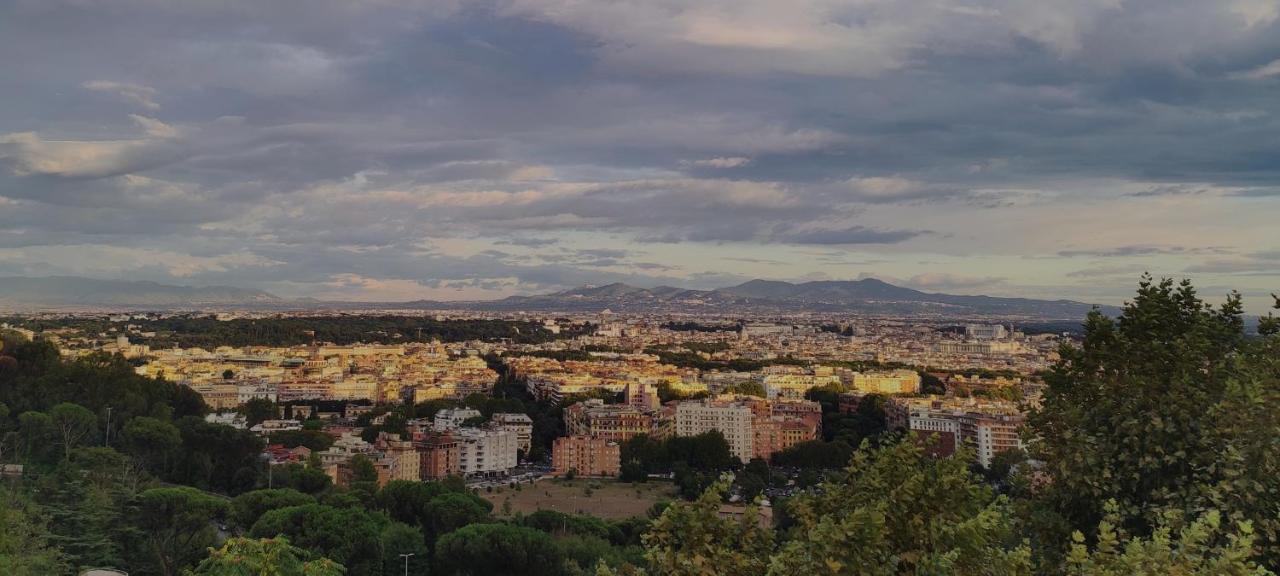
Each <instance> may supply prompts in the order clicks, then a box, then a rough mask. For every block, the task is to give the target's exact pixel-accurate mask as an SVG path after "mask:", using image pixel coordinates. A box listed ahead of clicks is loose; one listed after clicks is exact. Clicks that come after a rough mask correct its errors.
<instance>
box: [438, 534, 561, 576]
mask: <svg viewBox="0 0 1280 576" xmlns="http://www.w3.org/2000/svg"><path fill="white" fill-rule="evenodd" d="M435 550H436V551H435V566H436V571H437V572H438V573H439V574H443V575H446V576H481V575H493V576H515V575H527V576H553V575H558V574H560V573H561V566H562V563H563V559H562V556H561V554H560V550H559V549H558V548H556V546H555V542H554V541H552V539H551V537H550V536H548V535H546V534H545V533H543V532H539V531H537V530H533V529H530V528H523V527H520V526H511V525H507V524H471V525H469V526H465V527H463V528H460V529H458V530H455V531H453V532H450V533H448V534H446V535H444V536H443V537H442V538H440V541H439V542H437V543H436V549H435Z"/></svg>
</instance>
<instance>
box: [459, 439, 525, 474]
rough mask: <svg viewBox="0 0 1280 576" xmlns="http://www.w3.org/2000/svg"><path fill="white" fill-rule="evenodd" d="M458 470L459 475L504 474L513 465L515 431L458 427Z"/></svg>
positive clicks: (514, 465) (514, 463)
mask: <svg viewBox="0 0 1280 576" xmlns="http://www.w3.org/2000/svg"><path fill="white" fill-rule="evenodd" d="M453 437H454V438H455V439H456V440H457V442H458V470H459V471H460V472H462V475H463V476H496V475H505V474H507V473H509V472H511V469H512V468H515V467H516V449H517V448H516V445H517V441H516V433H515V432H512V431H510V430H485V429H481V428H458V429H457V430H454V431H453Z"/></svg>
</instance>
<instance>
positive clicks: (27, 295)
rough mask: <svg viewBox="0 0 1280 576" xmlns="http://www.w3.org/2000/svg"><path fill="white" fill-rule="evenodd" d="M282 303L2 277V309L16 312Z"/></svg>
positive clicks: (248, 296) (223, 293)
mask: <svg viewBox="0 0 1280 576" xmlns="http://www.w3.org/2000/svg"><path fill="white" fill-rule="evenodd" d="M282 302H285V301H284V300H282V299H281V298H279V297H277V296H275V295H273V294H270V293H267V292H263V291H261V290H248V289H244V288H234V287H230V286H205V287H192V286H173V285H168V284H160V283H157V282H147V281H132V280H96V279H92V278H80V277H74V276H49V277H44V278H22V277H0V306H3V307H14V308H18V307H20V308H59V307H79V306H112V307H138V308H198V307H201V306H225V305H254V304H260V305H265V304H279V303H282Z"/></svg>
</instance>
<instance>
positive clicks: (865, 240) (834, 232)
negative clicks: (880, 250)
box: [774, 226, 928, 244]
mask: <svg viewBox="0 0 1280 576" xmlns="http://www.w3.org/2000/svg"><path fill="white" fill-rule="evenodd" d="M923 234H928V232H924V231H920V230H877V229H874V228H867V227H865V226H850V227H848V228H840V229H804V230H788V231H784V232H782V233H780V234H777V235H776V236H775V237H774V239H775V240H777V241H780V242H787V243H791V244H897V243H899V242H905V241H907V240H910V239H912V238H915V237H917V236H921V235H923Z"/></svg>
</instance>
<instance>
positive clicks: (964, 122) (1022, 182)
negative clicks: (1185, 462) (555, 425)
mask: <svg viewBox="0 0 1280 576" xmlns="http://www.w3.org/2000/svg"><path fill="white" fill-rule="evenodd" d="M1277 14H1278V12H1277V7H1276V3H1275V2H1273V1H1270V0H1230V1H1228V2H1177V3H1175V4H1173V5H1170V4H1169V3H1167V2H1154V1H1150V0H1133V1H1127V2H1119V1H1114V0H1087V1H1084V2H1049V1H1027V2H1014V1H1009V0H976V1H974V2H968V3H966V4H964V5H963V6H957V5H954V4H948V3H938V2H933V1H931V0H867V1H859V2H848V1H844V0H798V2H777V1H773V0H695V1H675V0H655V1H645V2H640V1H631V0H621V1H616V2H604V3H601V2H595V3H582V2H571V1H569V0H493V1H488V0H486V1H485V2H482V3H478V4H477V3H459V2H452V1H450V2H425V3H424V2H400V1H386V2H373V3H352V2H347V1H343V0H280V1H278V2H272V3H269V5H268V4H263V3H261V2H257V3H250V2H248V1H247V0H228V1H226V2H215V3H156V2H152V1H150V0H121V1H119V2H111V3H84V2H75V1H74V0H47V1H44V2H19V3H16V4H14V5H13V6H12V9H11V10H10V11H9V13H8V14H7V16H9V17H7V18H0V54H22V55H24V60H23V62H22V66H12V67H11V68H13V73H12V74H6V75H0V93H3V94H5V106H4V107H3V108H2V109H0V249H9V250H12V251H15V252H16V251H26V252H31V253H33V254H40V255H41V257H43V258H47V259H48V260H47V262H44V263H43V264H42V263H39V262H35V261H34V260H22V261H21V263H18V262H17V261H13V260H10V262H9V264H10V266H11V267H13V266H18V267H20V268H21V269H22V270H38V269H49V270H52V269H57V270H60V271H63V272H65V273H76V272H77V271H79V272H80V273H85V274H95V275H114V274H116V273H117V272H116V271H114V270H115V269H113V268H111V267H110V266H107V265H100V264H99V262H95V261H92V260H90V259H87V258H84V257H81V256H79V255H78V254H79V252H77V250H79V249H78V248H68V247H96V248H97V249H98V252H92V251H90V252H86V253H91V254H95V255H102V256H103V259H102V262H104V263H111V264H112V265H119V266H121V268H120V269H122V270H129V271H130V272H129V273H130V274H135V275H138V276H139V277H147V278H151V279H157V280H163V279H166V278H175V277H176V276H174V275H175V274H188V275H187V276H182V277H181V278H182V279H183V281H184V282H187V283H194V282H210V283H219V284H251V285H254V286H256V287H266V288H272V289H282V290H283V291H285V292H288V293H291V294H307V293H320V292H325V291H327V292H329V293H333V294H343V295H346V296H351V297H355V296H357V295H359V294H360V293H361V292H362V291H366V292H367V293H369V294H382V295H392V294H410V293H415V294H416V293H419V291H421V290H425V292H421V293H423V294H435V293H436V292H432V291H435V290H438V291H439V292H438V294H441V295H450V297H455V296H459V295H466V294H477V295H492V294H504V293H508V292H511V291H515V292H521V293H528V292H531V291H538V290H543V289H548V288H553V287H560V286H566V285H574V284H578V283H587V282H590V283H597V284H598V283H602V282H607V281H613V280H619V281H633V282H636V283H649V284H650V285H652V284H653V283H665V284H674V285H693V284H697V283H700V282H701V283H710V282H713V281H714V279H728V278H733V277H751V276H758V275H770V276H778V277H781V276H787V277H801V276H804V275H806V274H811V273H814V272H818V271H821V272H823V273H827V274H830V275H832V276H833V277H841V276H843V277H847V276H850V275H853V274H854V273H856V272H859V271H863V270H866V269H876V270H877V271H884V272H885V273H890V274H893V275H896V276H898V277H901V278H907V279H910V278H912V277H913V276H918V275H923V274H947V275H951V276H952V277H956V278H959V277H968V278H976V279H979V280H982V279H989V278H1007V279H1008V280H1007V283H1005V284H1001V285H999V286H997V287H996V288H998V289H999V290H1000V291H1002V292H1003V293H1006V294H1018V293H1035V294H1039V295H1053V294H1050V293H1051V292H1052V291H1053V290H1052V287H1053V286H1058V287H1063V288H1062V289H1063V290H1068V289H1070V290H1072V291H1075V292H1074V293H1086V292H1087V293H1089V294H1095V293H1096V294H1101V293H1103V292H1104V291H1105V292H1106V293H1108V294H1124V293H1125V292H1128V291H1129V289H1130V288H1131V286H1130V284H1131V283H1132V279H1131V278H1126V277H1125V275H1124V274H1123V273H1119V272H1117V273H1114V274H1103V273H1102V272H1104V270H1103V269H1104V268H1108V267H1110V268H1112V269H1118V268H1121V267H1128V268H1138V267H1141V268H1143V269H1149V268H1150V269H1166V270H1182V269H1189V268H1191V267H1210V266H1212V267H1216V268H1217V269H1220V270H1226V269H1228V268H1235V269H1242V270H1243V269H1245V268H1247V267H1248V266H1256V265H1257V263H1256V262H1254V261H1253V259H1252V257H1249V256H1247V255H1248V254H1252V253H1255V252H1258V251H1259V246H1258V244H1259V242H1263V241H1267V240H1269V239H1270V237H1271V229H1272V228H1274V217H1270V218H1269V217H1268V215H1269V214H1271V213H1274V212H1275V202H1276V201H1277V199H1278V198H1280V195H1278V194H1277V193H1276V191H1277V190H1280V151H1277V147H1276V146H1274V145H1272V144H1273V143H1274V142H1275V141H1276V138H1277V134H1280V132H1278V127H1277V124H1276V122H1275V119H1276V118H1280V101H1277V99H1276V98H1275V94H1274V82H1272V80H1273V79H1274V78H1276V75H1275V74H1274V72H1275V70H1274V67H1275V62H1277V59H1278V58H1280V42H1277V38H1280V34H1277V31H1280V28H1277V26H1280V21H1278V20H1277ZM156 30H163V31H165V33H164V34H156V33H155V31H156ZM161 104H163V108H161ZM122 108H124V109H122ZM673 243H680V245H673ZM112 250H116V251H124V252H118V253H117V252H110V251H112ZM593 250H617V251H625V252H628V253H626V254H605V253H593V252H591V251H593ZM836 252H838V253H839V254H838V256H839V257H838V258H836V259H830V258H827V259H824V258H826V256H824V255H827V254H830V253H836ZM125 253H128V254H131V255H133V256H129V258H135V257H136V258H138V259H141V258H144V257H145V255H149V254H156V255H158V256H157V258H158V259H159V260H158V261H161V262H166V264H165V265H157V266H152V267H143V268H134V263H133V262H134V261H133V260H129V259H128V258H126V257H125V256H123V254H125ZM139 255H143V256H139ZM184 255H185V256H191V257H194V258H205V259H219V258H221V260H213V261H211V260H203V261H201V260H196V262H201V264H199V265H195V266H193V267H191V268H182V267H180V266H178V265H177V262H178V260H179V259H181V258H182V257H183V256H184ZM227 255H242V256H237V257H235V258H231V257H228V256H227ZM243 255H255V256H258V257H261V258H264V259H266V260H268V261H270V262H272V263H279V264H272V265H255V264H254V263H253V262H251V261H250V260H248V259H246V258H247V257H246V256H243ZM237 258H239V259H240V260H237ZM1245 261H1247V262H1245ZM215 262H216V263H218V265H214V263H215ZM975 266H983V267H984V268H983V269H982V271H981V272H974V271H973V269H974V267H975ZM10 269H13V268H10ZM1086 270H1092V272H1093V273H1094V274H1095V275H1094V276H1089V278H1090V281H1089V282H1084V281H1078V280H1075V279H1079V278H1086V276H1085V275H1083V274H1080V272H1082V271H1086ZM1223 274H1226V273H1225V272H1224V273H1223ZM1250 274H1251V273H1249V272H1242V273H1235V274H1231V278H1230V280H1231V281H1233V282H1239V284H1240V286H1241V287H1242V288H1243V289H1246V290H1251V291H1254V292H1260V291H1263V290H1265V289H1266V288H1268V286H1267V282H1271V279H1268V278H1265V277H1261V276H1254V275H1250ZM344 275H350V276H344ZM928 281H929V279H927V278H923V277H922V278H921V279H920V280H919V282H920V284H921V285H924V284H925V283H926V282H928ZM933 281H935V282H941V280H936V279H935V280H933ZM334 282H337V284H333V283H334ZM326 283H329V284H326ZM952 283H953V285H955V286H960V285H961V284H963V282H962V281H961V280H956V279H954V278H953V280H952ZM1086 284H1088V285H1087V286H1086ZM1094 284H1096V286H1095V285H1094ZM1271 288H1272V289H1273V287H1271ZM1090 291H1092V292H1090ZM1057 295H1060V296H1072V294H1057Z"/></svg>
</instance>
